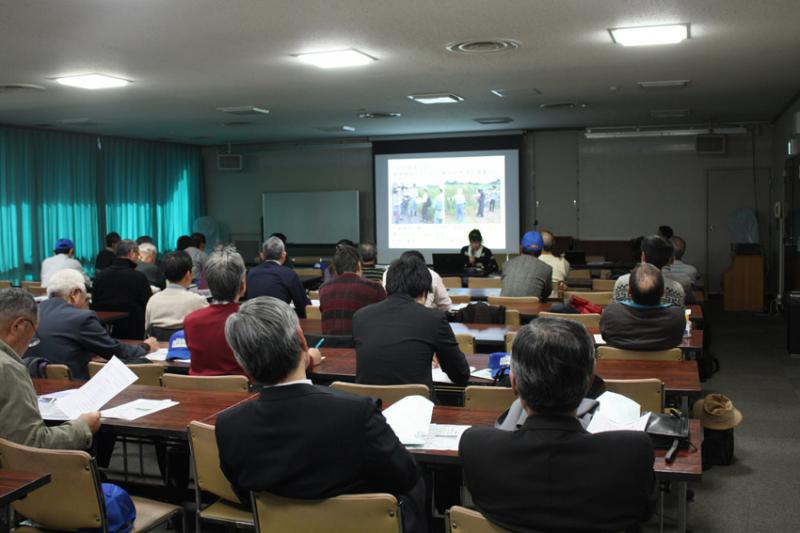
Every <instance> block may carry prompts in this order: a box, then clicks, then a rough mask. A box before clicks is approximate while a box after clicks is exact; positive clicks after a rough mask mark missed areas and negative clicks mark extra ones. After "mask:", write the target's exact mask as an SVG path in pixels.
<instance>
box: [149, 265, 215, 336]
mask: <svg viewBox="0 0 800 533" xmlns="http://www.w3.org/2000/svg"><path fill="white" fill-rule="evenodd" d="M164 274H165V276H166V278H167V281H168V282H169V283H168V284H167V288H166V289H164V290H163V291H161V292H159V293H156V294H154V295H153V296H152V297H151V298H150V300H149V301H148V302H147V309H146V310H145V313H144V327H145V329H147V330H148V331H150V328H164V329H181V328H183V319H184V318H186V315H188V314H189V313H191V312H192V311H197V310H198V309H202V308H204V307H208V302H207V301H206V299H205V298H203V297H202V296H200V295H199V294H195V293H193V292H189V290H188V288H189V285H191V284H192V258H191V257H189V254H187V253H186V252H185V251H182V252H172V253H169V254H167V255H166V257H165V258H164Z"/></svg>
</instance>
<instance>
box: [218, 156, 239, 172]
mask: <svg viewBox="0 0 800 533" xmlns="http://www.w3.org/2000/svg"><path fill="white" fill-rule="evenodd" d="M217 170H242V156H241V154H217Z"/></svg>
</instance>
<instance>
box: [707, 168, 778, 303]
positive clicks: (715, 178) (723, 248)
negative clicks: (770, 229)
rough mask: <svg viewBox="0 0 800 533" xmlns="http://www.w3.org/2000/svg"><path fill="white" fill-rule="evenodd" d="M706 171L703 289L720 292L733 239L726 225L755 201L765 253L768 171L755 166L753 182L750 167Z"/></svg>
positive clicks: (750, 207) (711, 292)
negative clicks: (739, 211) (704, 280)
mask: <svg viewBox="0 0 800 533" xmlns="http://www.w3.org/2000/svg"><path fill="white" fill-rule="evenodd" d="M706 175H707V188H706V191H707V196H706V206H707V207H706V292H708V293H709V294H717V293H720V292H722V276H723V273H724V272H725V270H726V269H727V268H728V267H729V266H730V264H731V243H732V242H733V240H734V239H733V237H732V235H731V232H730V229H729V223H730V220H731V217H732V216H733V214H734V213H735V212H736V211H737V210H739V209H742V208H747V209H755V208H756V201H758V206H759V208H760V209H759V210H758V211H759V212H758V215H757V220H758V227H759V242H760V243H761V246H762V250H763V253H764V254H765V256H766V254H767V248H768V246H767V245H768V243H767V242H766V240H765V235H766V230H767V224H769V220H766V219H765V217H764V213H765V206H766V205H767V202H768V201H769V198H768V197H767V193H768V191H769V187H768V184H769V176H770V171H769V169H767V168H760V169H756V180H755V184H754V180H753V170H752V169H750V168H733V169H719V170H708V171H707V174H706ZM756 198H757V200H756Z"/></svg>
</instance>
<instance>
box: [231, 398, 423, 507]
mask: <svg viewBox="0 0 800 533" xmlns="http://www.w3.org/2000/svg"><path fill="white" fill-rule="evenodd" d="M216 428H217V430H216V435H217V444H218V445H219V457H220V466H221V467H222V472H223V473H224V474H225V476H226V477H227V478H228V480H229V481H230V482H231V484H232V485H233V487H234V490H236V492H237V494H239V497H240V498H241V499H242V501H245V502H247V501H249V496H248V495H247V493H248V491H267V492H271V493H273V494H277V495H279V496H284V497H287V498H301V499H322V498H330V497H333V496H337V495H340V494H358V493H367V492H389V493H392V494H395V495H400V494H402V493H405V492H407V491H409V490H411V488H412V487H413V486H414V485H415V484H416V483H417V480H418V473H417V469H416V464H415V462H414V459H413V457H412V456H411V454H410V453H409V452H408V451H407V450H406V449H405V448H404V447H403V445H402V444H400V441H399V440H398V439H397V437H396V436H395V434H394V432H393V431H392V429H391V428H390V427H389V425H388V424H387V423H386V419H384V418H383V415H382V414H381V413H380V410H379V409H378V407H377V406H376V405H375V402H374V401H373V400H371V399H369V398H364V397H360V396H353V395H351V394H346V393H342V392H337V391H334V390H332V389H330V388H328V387H320V386H316V385H308V384H305V383H298V384H293V385H286V386H279V387H266V388H264V389H263V390H262V392H261V396H260V397H259V398H258V399H257V400H253V401H250V402H245V403H243V404H240V405H238V406H236V407H232V408H231V409H228V410H226V411H223V412H222V413H221V414H220V415H219V417H218V418H217V424H216Z"/></svg>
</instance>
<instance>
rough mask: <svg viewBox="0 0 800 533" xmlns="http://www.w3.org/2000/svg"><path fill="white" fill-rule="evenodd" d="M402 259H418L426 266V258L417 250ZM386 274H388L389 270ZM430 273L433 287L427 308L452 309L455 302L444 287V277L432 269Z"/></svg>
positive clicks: (426, 301)
mask: <svg viewBox="0 0 800 533" xmlns="http://www.w3.org/2000/svg"><path fill="white" fill-rule="evenodd" d="M400 257H401V258H404V257H416V258H417V259H419V260H420V261H422V263H423V264H425V256H424V255H422V253H420V252H418V251H417V250H408V251H407V252H403V254H402V255H401V256H400ZM386 272H388V269H387V270H386ZM386 272H384V273H383V286H384V287H386ZM428 273H430V275H431V286H430V289H429V290H428V297H427V298H425V307H427V308H428V309H442V310H444V311H447V310H448V309H450V306H451V305H453V300H451V299H450V293H448V292H447V287H445V286H444V281H443V280H442V276H440V275H439V274H438V273H437V272H436V271H435V270H433V269H431V268H429V269H428Z"/></svg>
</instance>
